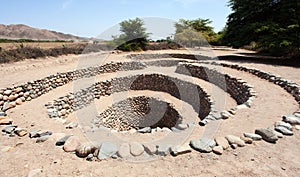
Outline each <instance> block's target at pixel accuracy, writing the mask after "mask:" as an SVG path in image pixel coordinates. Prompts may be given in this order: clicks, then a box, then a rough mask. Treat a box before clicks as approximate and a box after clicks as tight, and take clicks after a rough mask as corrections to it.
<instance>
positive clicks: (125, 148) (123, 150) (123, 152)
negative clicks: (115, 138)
mask: <svg viewBox="0 0 300 177" xmlns="http://www.w3.org/2000/svg"><path fill="white" fill-rule="evenodd" d="M118 155H119V157H122V158H126V157H129V156H130V146H129V144H128V143H122V144H121V146H120V148H119V150H118Z"/></svg>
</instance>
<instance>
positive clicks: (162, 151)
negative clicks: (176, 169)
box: [156, 144, 171, 156]
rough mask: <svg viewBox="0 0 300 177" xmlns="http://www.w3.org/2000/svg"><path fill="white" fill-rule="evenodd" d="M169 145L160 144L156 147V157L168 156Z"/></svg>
mask: <svg viewBox="0 0 300 177" xmlns="http://www.w3.org/2000/svg"><path fill="white" fill-rule="evenodd" d="M170 149H171V145H169V144H161V145H158V146H157V151H156V153H157V155H161V156H167V155H169V154H170Z"/></svg>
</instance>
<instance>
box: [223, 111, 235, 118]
mask: <svg viewBox="0 0 300 177" xmlns="http://www.w3.org/2000/svg"><path fill="white" fill-rule="evenodd" d="M231 116H232V115H231V114H230V113H229V112H227V111H222V112H221V117H222V119H228V118H229V117H231Z"/></svg>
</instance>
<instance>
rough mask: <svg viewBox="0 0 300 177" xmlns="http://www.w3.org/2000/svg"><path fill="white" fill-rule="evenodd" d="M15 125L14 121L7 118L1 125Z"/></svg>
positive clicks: (1, 121) (0, 122) (0, 121)
mask: <svg viewBox="0 0 300 177" xmlns="http://www.w3.org/2000/svg"><path fill="white" fill-rule="evenodd" d="M12 123H13V120H12V119H11V118H5V119H2V120H0V125H10V124H12Z"/></svg>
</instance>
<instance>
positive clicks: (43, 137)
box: [35, 135, 50, 143]
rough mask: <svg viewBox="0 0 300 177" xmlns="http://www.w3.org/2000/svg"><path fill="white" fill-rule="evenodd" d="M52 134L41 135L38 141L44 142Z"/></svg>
mask: <svg viewBox="0 0 300 177" xmlns="http://www.w3.org/2000/svg"><path fill="white" fill-rule="evenodd" d="M49 137H50V135H45V136H41V137H39V138H37V139H36V141H35V142H36V143H42V142H45V141H47V140H48V139H49Z"/></svg>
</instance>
